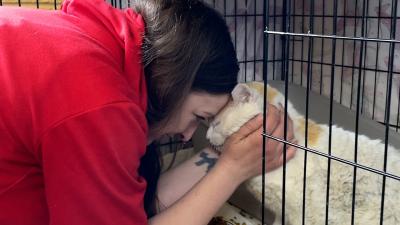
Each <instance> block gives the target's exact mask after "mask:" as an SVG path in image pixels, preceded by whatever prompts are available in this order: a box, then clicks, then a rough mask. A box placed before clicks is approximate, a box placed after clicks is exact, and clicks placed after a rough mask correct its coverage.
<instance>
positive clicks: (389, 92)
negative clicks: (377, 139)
mask: <svg viewBox="0 0 400 225" xmlns="http://www.w3.org/2000/svg"><path fill="white" fill-rule="evenodd" d="M397 6H398V1H397V0H395V1H394V3H393V1H392V17H393V18H392V21H391V32H390V38H391V39H394V38H395V37H396V28H397V26H396V25H397V19H396V18H395V17H396V16H397ZM395 47H396V45H395V43H391V44H390V55H389V62H390V63H389V65H388V66H389V82H388V85H387V89H386V107H385V123H386V130H385V156H384V165H383V171H384V172H386V169H387V156H388V142H389V124H390V105H391V98H392V82H393V64H394V50H395ZM385 190H386V177H383V182H382V198H381V215H380V225H383V216H384V209H385Z"/></svg>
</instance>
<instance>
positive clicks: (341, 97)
mask: <svg viewBox="0 0 400 225" xmlns="http://www.w3.org/2000/svg"><path fill="white" fill-rule="evenodd" d="M343 12H344V15H345V16H344V17H343V37H346V18H347V17H346V14H347V1H345V2H344V6H343ZM342 43H343V44H342V65H344V51H345V50H346V49H345V47H344V46H345V43H346V40H342ZM341 69H342V70H341V74H340V97H339V103H340V104H342V99H343V73H344V67H342V68H341Z"/></svg>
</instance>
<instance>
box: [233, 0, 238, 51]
mask: <svg viewBox="0 0 400 225" xmlns="http://www.w3.org/2000/svg"><path fill="white" fill-rule="evenodd" d="M234 1H235V2H234V10H235V14H236V13H237V3H236V1H237V0H234ZM237 30H238V29H237V17H236V16H235V49H236V51H237V32H238V31H237Z"/></svg>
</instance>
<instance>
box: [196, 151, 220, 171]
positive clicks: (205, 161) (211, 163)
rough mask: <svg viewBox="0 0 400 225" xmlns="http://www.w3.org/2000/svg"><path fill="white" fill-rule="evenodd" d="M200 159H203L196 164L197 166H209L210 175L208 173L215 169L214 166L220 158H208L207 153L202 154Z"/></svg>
mask: <svg viewBox="0 0 400 225" xmlns="http://www.w3.org/2000/svg"><path fill="white" fill-rule="evenodd" d="M200 157H201V159H200V160H199V161H197V162H195V164H196V165H197V166H202V165H203V164H207V173H208V171H210V169H211V168H213V166H214V165H215V163H216V162H217V160H218V158H212V157H208V153H206V152H201V153H200Z"/></svg>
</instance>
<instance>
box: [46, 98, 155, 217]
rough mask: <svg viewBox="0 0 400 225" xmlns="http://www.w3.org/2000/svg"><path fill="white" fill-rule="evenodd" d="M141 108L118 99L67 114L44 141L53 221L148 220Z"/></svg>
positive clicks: (50, 212) (144, 145) (47, 184)
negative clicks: (141, 170) (141, 171)
mask: <svg viewBox="0 0 400 225" xmlns="http://www.w3.org/2000/svg"><path fill="white" fill-rule="evenodd" d="M141 114H142V111H141V110H140V109H139V107H138V106H137V105H135V104H134V103H129V102H119V103H112V104H109V105H105V106H102V107H99V108H96V109H93V110H91V111H88V112H84V113H83V114H80V115H76V116H74V117H72V118H68V119H66V120H64V121H63V122H61V123H60V124H58V125H57V126H55V127H53V128H51V129H50V130H49V131H48V132H47V133H46V134H45V135H44V136H43V139H42V141H41V146H40V151H41V152H40V153H41V160H42V164H43V173H44V181H45V192H46V198H47V203H48V209H49V215H50V224H57V225H64V224H65V225H71V224H79V225H89V224H90V225H92V224H96V225H103V224H104V225H106V224H107V225H110V224H118V225H127V224H130V225H144V224H147V222H146V214H145V211H144V209H143V196H144V192H145V188H146V182H145V180H144V179H143V178H142V177H140V176H139V175H138V167H139V163H140V158H141V156H142V155H143V154H144V151H145V148H146V144H147V143H146V140H147V137H146V132H145V130H143V126H142V124H141V123H142V122H144V121H143V115H141Z"/></svg>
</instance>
